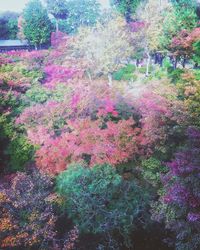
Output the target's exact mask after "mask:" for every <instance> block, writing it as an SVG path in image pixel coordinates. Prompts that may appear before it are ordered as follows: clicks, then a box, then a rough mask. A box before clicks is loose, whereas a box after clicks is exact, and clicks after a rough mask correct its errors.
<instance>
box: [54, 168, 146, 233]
mask: <svg viewBox="0 0 200 250" xmlns="http://www.w3.org/2000/svg"><path fill="white" fill-rule="evenodd" d="M57 189H58V192H59V193H60V194H61V195H62V196H64V197H65V199H66V209H67V212H68V214H69V216H70V217H71V218H72V219H73V221H74V223H75V224H76V225H77V226H78V227H79V229H80V230H81V231H82V232H91V233H94V234H97V233H104V234H111V235H112V233H114V232H116V231H118V232H120V233H122V234H123V235H124V236H125V237H126V236H127V237H128V235H129V234H130V232H131V230H133V229H134V228H136V227H137V226H139V225H141V224H140V222H139V220H138V218H139V217H140V221H143V220H145V218H146V206H147V204H148V200H149V195H148V193H147V191H146V190H144V189H143V188H142V187H140V186H139V185H138V183H137V181H134V180H132V181H126V180H123V178H122V177H121V176H120V175H119V174H117V172H116V170H115V168H113V167H112V166H109V165H106V164H105V165H97V166H95V167H93V168H92V169H90V168H85V167H84V166H82V165H79V164H73V165H70V167H69V168H68V169H67V170H66V171H64V172H62V173H61V174H60V175H59V176H58V177H57Z"/></svg>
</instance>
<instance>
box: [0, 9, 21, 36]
mask: <svg viewBox="0 0 200 250" xmlns="http://www.w3.org/2000/svg"><path fill="white" fill-rule="evenodd" d="M18 17H19V14H18V13H15V12H10V11H6V12H3V13H1V14H0V39H16V37H17V32H18V27H17V20H18Z"/></svg>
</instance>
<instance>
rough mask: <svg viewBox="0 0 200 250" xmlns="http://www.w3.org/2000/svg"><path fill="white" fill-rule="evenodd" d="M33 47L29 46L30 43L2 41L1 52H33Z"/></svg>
mask: <svg viewBox="0 0 200 250" xmlns="http://www.w3.org/2000/svg"><path fill="white" fill-rule="evenodd" d="M31 49H33V46H32V45H29V43H28V41H26V40H24V41H20V40H0V52H4V51H10V50H31Z"/></svg>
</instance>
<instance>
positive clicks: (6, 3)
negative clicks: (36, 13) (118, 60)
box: [0, 0, 109, 12]
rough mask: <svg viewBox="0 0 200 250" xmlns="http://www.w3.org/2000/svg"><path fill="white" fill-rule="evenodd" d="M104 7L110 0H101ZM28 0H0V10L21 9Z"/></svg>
mask: <svg viewBox="0 0 200 250" xmlns="http://www.w3.org/2000/svg"><path fill="white" fill-rule="evenodd" d="M99 1H100V2H101V4H102V5H103V7H104V8H107V7H109V0H99ZM27 2H28V0H0V12H2V11H6V10H10V11H16V12H19V11H21V10H22V9H23V8H24V6H25V4H26V3H27Z"/></svg>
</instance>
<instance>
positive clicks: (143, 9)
mask: <svg viewBox="0 0 200 250" xmlns="http://www.w3.org/2000/svg"><path fill="white" fill-rule="evenodd" d="M171 7H172V6H171V4H170V3H169V1H168V0H163V1H161V2H160V3H158V1H157V0H148V1H147V2H145V3H144V4H142V5H140V7H139V8H138V10H137V18H138V20H140V22H141V24H142V25H140V26H139V27H138V29H137V30H136V32H133V38H134V44H139V46H140V48H143V49H144V56H145V57H146V75H147V76H148V74H149V64H150V60H151V55H152V54H153V53H155V52H156V51H158V50H160V42H159V38H160V36H161V35H162V33H163V22H165V18H166V16H165V14H166V13H168V12H170V10H171ZM136 46H137V45H136Z"/></svg>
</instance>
